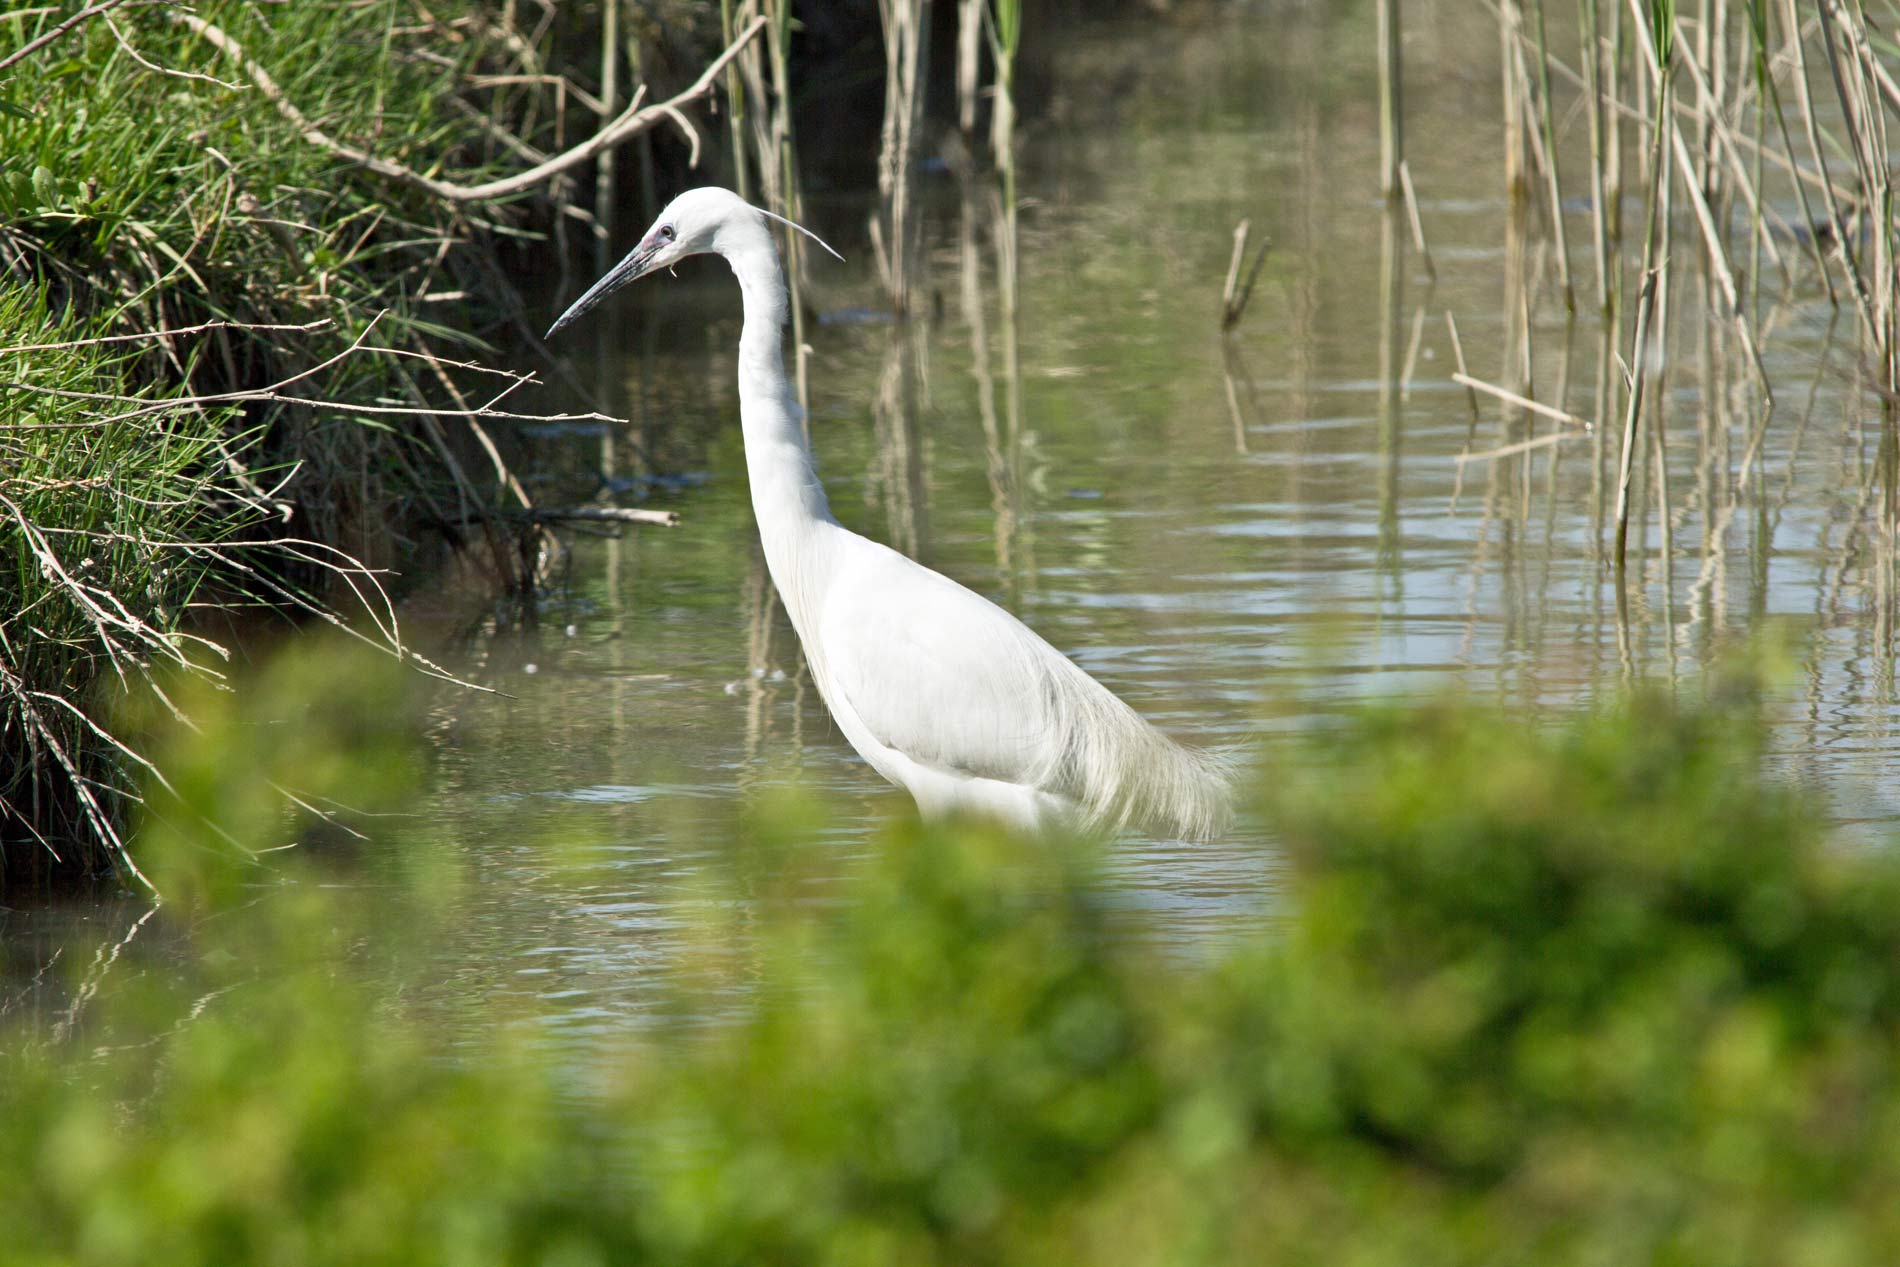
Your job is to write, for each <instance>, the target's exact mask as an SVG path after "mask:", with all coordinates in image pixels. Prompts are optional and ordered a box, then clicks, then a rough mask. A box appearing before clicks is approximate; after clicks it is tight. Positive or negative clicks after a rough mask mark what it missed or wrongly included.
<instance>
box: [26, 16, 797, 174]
mask: <svg viewBox="0 0 1900 1267" xmlns="http://www.w3.org/2000/svg"><path fill="white" fill-rule="evenodd" d="M166 12H167V15H168V16H169V17H170V18H171V19H172V21H174V22H180V23H183V24H184V25H185V26H186V27H188V28H189V29H190V30H192V31H194V32H196V33H197V34H198V35H200V36H203V37H204V39H205V40H207V41H208V42H209V43H210V44H211V45H212V46H213V47H215V48H217V49H218V51H220V52H222V53H223V54H224V55H225V56H227V57H229V58H230V59H231V60H232V61H235V62H237V63H238V64H239V65H240V66H241V67H243V69H244V73H245V74H246V75H248V76H249V77H250V79H251V82H252V83H253V84H254V85H255V86H256V88H257V90H258V92H260V93H262V94H263V95H264V97H265V98H266V99H268V100H269V101H270V103H271V104H272V105H273V106H275V107H276V108H277V113H278V114H280V115H282V116H283V117H284V118H285V119H287V120H288V121H289V122H290V124H291V125H292V126H293V127H295V128H296V129H297V131H298V132H299V133H301V134H302V136H303V139H304V140H305V141H308V142H309V143H310V144H312V145H314V146H316V147H317V148H319V149H321V150H325V151H327V152H329V153H331V154H334V155H336V156H337V157H338V158H342V159H346V160H348V161H349V162H352V163H355V164H357V165H358V166H360V167H364V168H367V169H368V170H370V171H372V172H375V173H376V174H377V175H378V176H382V177H385V178H387V179H389V180H393V181H395V182H396V183H398V184H401V185H407V186H409V187H410V188H412V189H420V190H423V191H425V192H427V193H430V194H433V195H434V196H435V197H437V198H441V199H443V200H444V201H447V202H455V203H463V202H488V201H492V200H493V199H496V198H507V197H510V196H512V195H514V194H518V193H522V192H524V191H526V190H529V189H532V188H534V187H535V186H536V185H539V184H541V183H543V182H544V181H547V180H550V179H552V178H553V177H555V176H558V175H560V174H561V173H563V172H566V171H568V170H570V169H572V168H575V167H579V166H581V165H582V164H584V163H588V162H591V161H592V160H593V159H594V157H595V156H596V155H598V154H600V153H601V152H602V151H603V150H606V149H609V148H611V147H613V146H616V145H619V144H620V143H622V142H623V141H627V140H630V139H632V138H633V137H636V136H639V135H640V134H641V133H643V132H647V131H651V130H652V129H653V128H655V127H657V126H659V124H660V123H661V122H663V121H667V120H671V121H672V122H673V123H675V124H676V125H678V126H679V127H680V128H681V129H682V130H683V131H684V132H685V135H686V138H687V140H688V141H689V142H690V143H691V144H692V147H693V157H694V159H695V160H696V159H697V158H698V155H699V136H698V134H697V133H696V132H694V131H693V128H692V125H691V124H689V123H687V122H686V119H685V116H684V115H682V114H681V113H680V108H681V107H682V106H687V105H691V104H692V103H693V102H695V101H697V100H699V98H701V97H703V96H705V95H706V94H707V93H708V92H710V91H712V87H713V82H714V80H716V79H717V78H718V76H719V72H720V71H722V70H724V69H725V67H726V63H728V62H730V61H731V60H732V59H733V58H734V57H737V56H738V55H739V51H740V50H741V49H743V48H744V47H745V46H746V45H747V44H748V43H750V42H751V41H752V38H753V37H754V36H756V35H757V34H758V33H759V32H760V31H762V30H764V29H765V27H766V23H767V18H766V17H765V16H764V15H760V16H759V17H756V18H754V19H753V20H752V22H751V24H750V25H748V26H747V27H746V28H745V29H744V30H743V31H741V32H740V33H739V35H738V37H737V38H735V39H734V40H733V41H732V43H731V44H729V45H727V47H726V50H725V51H724V52H723V53H721V54H719V56H718V57H716V58H714V59H713V60H712V63H711V64H710V65H708V66H707V67H706V69H705V70H704V71H703V72H701V74H700V76H699V78H698V79H696V80H694V81H693V83H692V84H691V86H689V87H688V88H686V89H685V90H684V91H682V92H679V93H677V94H676V95H674V96H672V97H669V98H668V99H667V100H665V101H661V102H658V103H656V104H654V105H650V106H644V107H643V106H642V105H641V102H642V101H643V100H644V99H645V97H646V87H645V85H642V86H641V88H640V90H639V91H638V92H636V93H635V94H634V97H633V100H632V102H630V103H629V104H628V106H627V108H626V109H625V110H623V111H621V113H620V114H619V115H618V116H617V117H616V118H615V119H614V120H613V121H612V122H611V123H609V124H607V125H606V126H605V127H603V128H601V129H600V131H598V132H596V133H595V134H594V135H593V136H592V137H590V138H588V139H587V140H586V141H583V142H581V143H580V144H579V145H576V146H574V147H573V148H572V149H568V150H564V151H562V152H561V153H559V154H557V155H555V156H554V157H553V158H550V159H548V160H547V161H546V162H544V163H539V164H536V165H535V166H533V167H530V168H528V169H527V170H526V171H522V172H517V173H515V174H514V175H512V176H504V177H502V178H500V179H498V180H491V181H485V182H483V183H482V184H479V185H458V184H455V183H453V182H450V181H445V180H436V179H435V178H434V177H431V176H424V175H423V174H422V173H421V172H418V171H415V170H413V169H412V168H409V167H405V166H404V165H403V164H401V163H397V162H393V161H391V160H390V159H386V158H378V157H377V156H376V155H374V154H371V153H369V152H367V151H365V150H360V149H357V148H355V147H354V146H350V145H345V144H343V143H342V142H341V141H338V140H336V139H334V138H333V137H331V136H330V135H329V134H328V133H326V132H324V131H323V130H322V129H321V128H319V127H317V125H316V124H315V123H312V122H311V121H310V119H309V117H308V116H307V115H305V114H304V112H303V111H301V110H299V109H298V108H297V107H296V106H295V105H294V104H293V103H292V102H291V100H290V99H289V98H288V97H287V96H285V95H284V91H283V89H281V88H279V87H278V86H277V81H276V80H274V79H272V78H271V76H270V73H269V72H268V71H266V70H265V69H264V68H263V67H262V66H260V65H258V64H257V62H256V61H254V60H252V58H251V57H250V55H249V54H247V53H246V52H245V51H244V47H243V46H242V45H241V44H239V43H238V42H237V41H236V40H234V39H232V38H231V36H229V35H228V34H226V33H225V32H224V30H223V29H222V28H220V27H217V26H214V25H213V24H211V23H210V22H207V21H205V20H204V19H203V18H201V17H198V16H197V15H195V14H191V13H185V12H183V11H181V10H176V9H170V10H167V11H166ZM4 65H5V63H3V62H0V67H3V66H4Z"/></svg>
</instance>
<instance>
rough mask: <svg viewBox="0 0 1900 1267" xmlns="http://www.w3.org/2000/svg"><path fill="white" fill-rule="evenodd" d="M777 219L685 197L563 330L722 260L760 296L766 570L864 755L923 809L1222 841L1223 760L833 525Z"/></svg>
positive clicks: (752, 354)
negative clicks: (803, 421)
mask: <svg viewBox="0 0 1900 1267" xmlns="http://www.w3.org/2000/svg"><path fill="white" fill-rule="evenodd" d="M770 215H771V213H770V212H763V211H761V210H760V209H758V208H756V207H754V206H752V205H751V204H749V203H747V202H745V201H744V200H743V199H741V198H740V197H738V195H736V194H733V193H730V192H728V191H727V190H724V189H716V188H705V189H692V190H688V191H687V192H685V193H683V194H681V195H680V196H679V197H677V198H675V199H674V200H673V201H672V202H671V203H669V204H667V207H666V210H665V211H663V212H661V213H660V218H659V219H658V220H657V221H656V222H655V223H654V225H653V227H652V228H651V229H650V230H648V232H647V234H646V236H645V237H643V238H641V239H640V244H639V245H638V246H636V247H635V248H634V249H633V251H632V252H631V253H630V254H628V256H627V257H626V258H625V259H624V260H622V261H621V262H620V263H619V264H618V265H616V266H615V267H614V268H613V270H612V271H611V272H609V273H608V274H607V275H606V276H605V277H602V278H601V279H600V280H599V281H598V282H596V283H595V284H594V285H593V287H592V288H591V289H590V290H588V292H587V293H586V294H584V295H582V296H581V297H580V299H578V300H576V301H575V303H574V305H573V307H571V308H569V309H568V310H567V311H566V312H565V313H563V314H562V315H561V319H560V320H559V321H556V322H555V323H554V327H553V329H551V330H549V331H548V334H549V335H550V336H552V335H553V334H554V333H555V332H556V331H558V330H560V329H561V328H562V327H564V326H566V325H568V324H569V323H570V322H572V321H574V320H575V319H576V318H577V317H579V316H580V315H581V314H582V313H584V312H586V311H587V310H588V309H590V308H592V307H593V306H594V305H595V304H597V303H599V302H600V301H601V300H602V299H604V298H606V296H607V295H609V294H610V293H612V292H613V291H614V290H616V289H618V288H619V287H621V286H623V285H625V284H626V283H628V282H631V281H633V280H635V279H637V278H640V277H644V276H645V275H647V274H648V273H651V272H654V271H656V270H658V269H662V268H666V267H668V266H669V265H672V264H675V263H677V262H678V261H680V260H682V259H684V258H685V257H687V256H689V255H698V254H703V253H707V252H710V253H713V254H717V255H721V256H724V257H725V260H726V262H727V263H728V264H730V265H731V266H732V271H733V274H734V275H735V276H736V277H737V278H738V279H739V289H740V291H741V292H742V293H743V295H744V298H745V326H744V329H743V330H742V332H741V333H740V335H739V419H740V424H741V428H742V430H743V432H744V436H745V454H746V471H747V476H748V478H749V479H750V481H751V485H752V509H753V512H754V514H755V515H756V516H757V518H758V524H759V535H760V538H761V539H762V541H763V542H764V546H765V560H766V565H767V567H768V568H769V569H770V571H771V574H772V583H773V584H774V585H775V586H777V587H778V592H779V596H780V597H781V598H782V599H783V600H784V603H785V610H786V612H787V613H788V614H789V615H790V616H791V620H792V627H793V628H794V629H796V630H797V632H798V639H799V642H800V643H801V644H802V645H803V647H804V651H805V660H806V662H807V663H808V664H810V666H811V673H812V679H813V680H814V681H815V682H816V683H817V686H818V692H819V694H820V695H821V696H823V697H824V701H825V704H826V706H827V707H829V708H830V710H831V715H832V716H833V717H834V718H835V719H836V720H837V723H838V727H839V729H840V730H842V731H843V732H844V736H845V738H846V739H848V740H849V741H850V743H851V746H852V747H853V748H855V749H857V751H858V753H859V755H861V756H862V757H863V758H864V759H865V760H866V761H868V762H870V763H871V765H872V766H873V767H874V768H875V769H876V770H877V772H878V773H879V774H882V775H883V776H884V777H885V778H887V779H889V780H890V781H891V782H893V783H895V784H897V785H898V786H900V787H902V788H905V789H906V790H908V791H909V792H910V794H911V795H912V796H913V797H915V798H916V801H917V806H918V808H919V810H921V811H922V812H923V813H924V814H925V815H926V816H938V815H944V814H962V813H970V814H976V815H980V816H984V817H990V818H996V819H1001V820H1003V821H1005V822H1008V823H1010V824H1013V825H1015V826H1018V827H1022V828H1025V829H1030V830H1035V829H1039V828H1044V827H1049V826H1053V825H1057V824H1073V825H1089V826H1094V827H1119V826H1123V825H1140V826H1143V827H1147V828H1149V829H1151V830H1157V831H1161V832H1166V833H1171V834H1176V835H1181V836H1187V837H1196V838H1200V837H1206V836H1210V835H1213V834H1216V833H1217V832H1218V831H1219V830H1220V829H1221V826H1222V825H1223V823H1224V821H1225V818H1226V814H1227V807H1228V789H1227V781H1226V778H1225V776H1224V772H1223V769H1222V766H1221V763H1220V762H1219V761H1218V760H1217V759H1216V758H1214V757H1213V756H1212V755H1210V754H1208V753H1204V752H1199V751H1195V750H1192V749H1188V748H1184V747H1182V746H1180V745H1178V744H1176V743H1174V742H1173V741H1172V740H1170V739H1168V738H1167V737H1166V736H1164V735H1163V734H1161V732H1159V731H1158V730H1156V729H1155V728H1154V727H1153V726H1151V725H1149V724H1148V722H1147V721H1145V720H1144V719H1143V718H1142V717H1141V715H1140V714H1138V713H1136V712H1135V710H1134V709H1132V708H1130V707H1129V706H1128V705H1127V704H1125V703H1123V702H1122V701H1121V700H1119V699H1117V698H1116V697H1115V696H1114V695H1113V694H1112V693H1110V692H1109V690H1108V689H1107V688H1106V687H1104V686H1102V685H1101V684H1100V683H1099V682H1096V681H1095V680H1094V679H1093V678H1091V677H1089V675H1088V674H1086V673H1084V672H1083V671H1082V670H1081V669H1080V668H1079V667H1077V666H1076V665H1075V664H1074V663H1073V662H1071V661H1070V660H1069V659H1067V658H1066V657H1065V656H1063V655H1062V654H1061V653H1060V652H1058V651H1056V649H1055V648H1053V647H1051V646H1050V645H1049V644H1048V643H1047V642H1044V641H1043V640H1042V639H1041V638H1039V637H1038V636H1036V634H1035V633H1034V632H1032V631H1031V630H1030V629H1029V627H1028V626H1026V625H1024V624H1023V623H1022V622H1021V621H1019V620H1017V619H1016V618H1015V617H1014V616H1012V615H1010V614H1009V613H1008V612H1006V611H1004V610H1003V609H1002V608H1000V607H998V606H997V605H996V604H994V603H992V602H990V601H989V600H988V599H986V598H983V597H982V596H980V595H978V594H976V593H974V592H972V591H971V590H968V589H965V588H964V587H963V586H961V585H959V584H957V583H956V582H955V581H952V580H950V579H949V578H948V577H945V576H942V575H939V574H938V573H936V572H933V571H931V570H930V569H929V568H927V567H924V566H923V565H922V564H920V563H917V562H915V561H914V560H912V559H910V558H908V557H906V556H904V555H902V554H900V553H898V552H897V551H895V550H893V549H891V548H890V547H888V546H884V545H880V544H878V543H877V542H875V541H871V540H869V539H867V538H865V537H861V536H859V535H858V534H857V533H855V532H851V531H850V530H848V529H846V528H844V527H843V526H841V525H840V524H839V523H838V521H837V520H836V519H834V518H833V517H832V514H831V509H830V506H829V505H828V504H827V502H826V500H825V492H824V488H823V486H822V485H821V484H820V483H819V481H818V475H817V473H816V471H815V470H814V468H813V465H812V453H811V448H810V445H809V444H808V443H807V441H806V438H805V434H804V430H803V428H802V427H801V426H800V424H799V412H798V407H797V405H796V403H795V401H794V398H793V395H792V389H791V385H790V384H789V383H788V382H787V381H786V377H785V364H784V359H783V355H782V349H781V346H780V345H781V342H782V340H783V335H784V327H785V322H786V315H787V309H786V294H785V275H784V272H783V270H782V269H781V268H780V266H779V258H778V248H777V246H776V245H775V243H774V242H773V235H772V231H771V228H770V227H769V225H768V223H767V217H768V216H770ZM771 218H772V219H775V220H777V219H782V218H781V217H777V216H772V217H771ZM783 223H786V224H791V222H790V221H783ZM791 227H793V228H795V229H798V230H799V232H801V233H806V234H807V236H809V237H812V239H813V240H814V241H817V240H818V239H817V237H816V235H813V234H810V233H809V232H808V231H807V230H805V229H803V228H801V227H800V226H798V225H791ZM819 245H821V246H823V245H824V244H823V243H822V242H820V243H819ZM825 249H826V250H827V251H830V250H831V248H830V247H828V246H827V247H825ZM832 254H834V255H836V254H837V252H835V251H833V252H832Z"/></svg>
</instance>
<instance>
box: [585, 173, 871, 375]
mask: <svg viewBox="0 0 1900 1267" xmlns="http://www.w3.org/2000/svg"><path fill="white" fill-rule="evenodd" d="M767 220H777V221H778V222H779V223H781V224H787V225H791V227H792V228H794V229H797V230H798V231H799V232H800V233H803V234H804V235H805V236H806V237H808V238H810V239H811V240H812V241H814V242H817V243H818V245H820V246H823V247H825V250H827V251H831V254H832V255H834V256H837V257H838V258H839V259H843V258H844V257H843V256H841V255H838V253H837V252H836V251H832V250H831V248H830V247H829V246H825V243H824V242H823V240H822V239H820V238H819V237H818V235H817V234H815V233H813V232H811V230H809V229H807V228H805V227H804V226H802V225H797V224H792V222H791V221H790V220H787V219H785V218H784V217H783V216H776V215H773V214H772V213H771V212H769V211H766V210H763V209H761V208H759V207H755V206H753V205H752V204H751V203H749V202H747V201H746V200H745V199H743V198H741V197H739V195H738V194H735V193H733V192H732V191H731V190H727V189H720V188H718V187H716V186H712V185H707V186H704V187H702V188H699V189H689V190H687V191H686V192H685V193H683V194H681V195H680V196H679V197H677V198H675V199H673V201H671V202H669V203H667V204H666V209H665V210H664V211H662V212H660V218H659V219H657V220H655V221H654V222H653V227H652V228H650V229H648V230H647V231H646V235H645V236H644V237H642V238H641V239H640V244H639V245H638V246H636V247H634V248H633V250H631V251H629V252H628V253H627V258H625V259H623V260H621V261H620V262H619V263H618V264H616V265H614V266H613V268H612V269H611V270H609V271H608V273H607V275H606V276H605V277H603V278H601V279H600V280H599V281H597V282H595V283H594V284H593V286H592V287H590V288H589V289H588V291H587V293H586V294H584V295H582V296H581V297H580V298H579V299H576V300H575V301H574V304H573V306H572V307H570V308H569V309H568V310H567V311H566V312H564V313H562V314H561V317H560V320H558V321H556V322H555V323H554V324H553V326H551V327H550V328H549V329H548V337H549V338H553V337H554V335H555V334H557V333H559V332H560V331H561V329H562V328H564V327H566V326H568V325H571V324H573V322H574V321H575V319H576V318H578V317H580V316H581V314H583V313H585V312H586V311H587V310H588V309H590V308H592V307H593V306H594V305H595V304H598V303H599V302H600V301H601V300H603V299H605V298H606V297H607V296H608V295H611V294H612V293H613V292H614V291H616V290H619V289H620V288H621V287H622V286H625V285H626V284H627V283H628V282H631V281H637V280H639V279H640V278H642V277H645V276H646V275H647V274H648V273H652V272H656V271H658V270H659V269H662V268H670V267H672V266H673V265H674V264H677V263H679V262H680V261H681V260H683V259H685V258H686V257H687V256H689V255H704V254H707V253H708V252H716V253H719V254H726V253H728V252H730V251H731V250H732V249H734V248H735V247H736V245H737V244H738V242H739V241H741V240H743V239H746V238H751V239H753V240H756V239H757V238H758V236H759V234H760V231H761V230H763V229H764V228H765V221H767ZM765 241H766V242H767V243H768V244H769V243H770V241H771V238H770V236H769V234H768V235H766V237H765Z"/></svg>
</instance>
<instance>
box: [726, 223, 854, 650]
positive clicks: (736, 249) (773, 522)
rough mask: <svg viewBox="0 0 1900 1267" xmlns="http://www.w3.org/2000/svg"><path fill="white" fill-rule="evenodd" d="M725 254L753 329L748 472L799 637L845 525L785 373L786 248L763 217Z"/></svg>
mask: <svg viewBox="0 0 1900 1267" xmlns="http://www.w3.org/2000/svg"><path fill="white" fill-rule="evenodd" d="M717 249H718V251H719V253H720V254H721V255H723V256H725V258H726V262H727V263H728V264H730V265H732V271H733V275H734V276H736V277H737V278H738V279H739V289H740V290H741V291H743V292H744V294H745V329H744V330H743V332H742V333H741V334H740V335H739V421H740V424H741V426H742V429H743V431H744V433H745V460H746V475H747V478H748V479H749V480H750V482H751V485H752V512H753V514H754V516H755V517H756V518H757V519H758V522H759V538H760V540H761V541H762V542H763V543H764V546H765V562H766V566H767V567H768V568H770V570H771V573H772V582H773V584H775V585H776V586H777V587H778V591H779V594H780V595H781V596H782V597H783V598H784V600H785V605H786V609H787V610H788V611H789V612H790V614H791V617H792V623H793V625H794V627H796V628H797V630H798V632H799V636H800V637H801V638H803V637H804V635H805V633H806V616H807V614H808V613H809V612H811V611H812V610H813V607H812V600H813V599H814V598H815V596H816V591H817V588H818V587H819V586H820V585H822V583H823V581H824V576H825V574H824V567H825V561H826V554H827V552H826V551H825V550H823V549H822V548H820V547H821V544H822V542H823V540H824V538H825V536H826V535H827V534H828V533H829V532H832V531H835V530H837V520H835V519H833V518H832V515H831V506H830V504H829V503H828V502H827V501H826V500H825V490H824V486H823V485H821V484H820V483H819V482H818V473H817V470H816V469H815V468H814V466H813V464H812V453H811V445H810V443H809V442H808V441H807V440H806V439H805V430H804V427H803V426H802V425H801V423H800V421H799V410H798V404H797V402H796V400H795V399H794V398H793V394H792V386H791V383H790V382H789V381H787V379H786V377H785V356H784V348H783V343H784V331H785V322H786V315H787V309H786V298H785V273H784V270H783V269H781V268H780V267H779V260H778V249H777V247H776V246H774V245H773V242H772V235H771V233H770V232H769V231H768V230H767V229H766V228H765V225H764V224H763V223H762V222H757V221H754V222H751V223H747V224H743V225H734V226H729V227H728V228H726V229H724V230H722V231H721V233H720V239H719V242H718V244H717Z"/></svg>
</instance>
